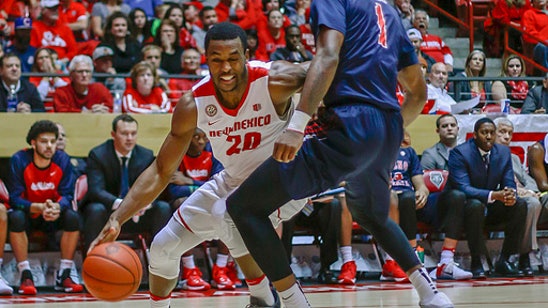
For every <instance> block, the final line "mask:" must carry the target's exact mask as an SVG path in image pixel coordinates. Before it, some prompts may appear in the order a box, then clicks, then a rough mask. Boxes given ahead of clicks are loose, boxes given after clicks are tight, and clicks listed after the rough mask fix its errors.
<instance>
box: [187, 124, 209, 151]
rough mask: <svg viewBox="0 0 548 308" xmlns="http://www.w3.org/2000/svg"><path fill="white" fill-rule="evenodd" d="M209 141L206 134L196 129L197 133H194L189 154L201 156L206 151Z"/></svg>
mask: <svg viewBox="0 0 548 308" xmlns="http://www.w3.org/2000/svg"><path fill="white" fill-rule="evenodd" d="M208 141H209V140H208V139H207V136H206V134H205V133H204V132H203V131H202V130H201V129H196V133H194V136H192V140H191V141H190V146H189V148H188V153H189V154H190V155H199V154H200V153H202V151H203V150H204V148H205V146H206V144H207V142H208Z"/></svg>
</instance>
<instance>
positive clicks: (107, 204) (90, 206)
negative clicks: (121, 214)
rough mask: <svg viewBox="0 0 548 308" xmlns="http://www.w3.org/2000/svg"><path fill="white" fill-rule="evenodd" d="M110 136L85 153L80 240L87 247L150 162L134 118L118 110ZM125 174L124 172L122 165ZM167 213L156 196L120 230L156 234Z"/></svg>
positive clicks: (147, 150) (151, 155) (168, 214)
mask: <svg viewBox="0 0 548 308" xmlns="http://www.w3.org/2000/svg"><path fill="white" fill-rule="evenodd" d="M110 134H111V136H112V139H110V140H107V141H105V142H104V143H102V144H100V145H98V146H96V147H95V148H93V149H92V150H91V151H90V152H89V155H88V165H87V174H88V184H89V185H88V187H89V188H88V193H87V195H86V199H87V203H86V204H85V205H84V207H83V211H84V214H83V215H84V220H85V221H84V240H85V243H86V250H87V247H89V245H90V244H91V242H92V241H93V240H94V239H95V237H96V236H97V235H98V234H99V232H100V231H101V229H102V227H103V226H104V225H105V223H106V222H107V219H108V217H109V216H110V213H111V212H112V211H114V210H115V209H117V208H118V207H119V206H120V203H121V202H122V199H123V198H124V196H125V195H126V193H127V191H128V189H129V187H131V185H132V184H133V182H134V181H135V180H136V179H137V177H138V176H139V175H140V174H141V173H142V172H143V171H144V170H145V169H146V168H147V167H148V166H149V165H150V164H151V163H152V161H153V160H154V155H153V153H152V151H151V150H149V149H147V148H144V147H142V146H139V145H137V121H136V120H135V119H134V118H133V117H132V116H130V115H128V114H121V115H119V116H117V117H116V118H114V120H113V121H112V132H111V133H110ZM122 162H123V163H125V170H127V173H126V174H127V177H126V176H124V173H125V172H124V166H123V165H122V164H123V163H122ZM170 217H171V209H170V207H169V204H168V203H167V202H165V201H160V200H156V201H154V202H152V203H151V204H149V205H148V207H147V208H145V210H144V211H142V212H139V214H138V215H136V216H134V217H133V219H131V220H130V222H128V223H127V224H125V225H124V227H123V229H122V230H123V232H130V233H132V232H149V233H150V234H152V235H154V234H156V233H157V232H158V231H159V230H160V229H161V228H162V227H163V226H164V225H165V224H166V223H167V221H168V220H169V218H170Z"/></svg>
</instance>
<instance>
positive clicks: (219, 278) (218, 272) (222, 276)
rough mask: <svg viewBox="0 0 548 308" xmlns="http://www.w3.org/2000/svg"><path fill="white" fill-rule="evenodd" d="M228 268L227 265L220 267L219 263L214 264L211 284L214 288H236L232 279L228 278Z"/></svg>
mask: <svg viewBox="0 0 548 308" xmlns="http://www.w3.org/2000/svg"><path fill="white" fill-rule="evenodd" d="M227 270H228V269H227V267H226V266H224V267H220V266H217V264H215V265H213V270H212V273H211V276H212V277H211V278H212V279H211V285H212V286H213V287H214V288H217V289H219V290H234V289H235V288H236V286H235V285H234V283H233V282H232V280H230V278H228V275H227Z"/></svg>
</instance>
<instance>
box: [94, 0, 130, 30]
mask: <svg viewBox="0 0 548 308" xmlns="http://www.w3.org/2000/svg"><path fill="white" fill-rule="evenodd" d="M122 2H123V1H122V0H101V1H97V2H95V3H94V4H93V8H92V10H91V22H90V29H91V32H92V37H94V38H96V39H102V38H103V37H104V35H105V32H104V31H103V29H104V28H105V25H106V23H107V19H108V17H109V16H110V15H112V14H113V13H114V12H122V13H123V14H124V15H126V16H127V15H128V14H129V13H130V11H131V7H130V6H129V5H128V4H126V3H122ZM126 2H127V1H126Z"/></svg>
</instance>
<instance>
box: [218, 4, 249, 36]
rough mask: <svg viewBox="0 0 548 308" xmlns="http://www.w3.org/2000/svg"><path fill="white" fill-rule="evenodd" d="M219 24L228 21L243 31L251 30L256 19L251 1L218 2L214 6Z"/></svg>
mask: <svg viewBox="0 0 548 308" xmlns="http://www.w3.org/2000/svg"><path fill="white" fill-rule="evenodd" d="M215 11H216V12H217V17H218V19H219V22H224V21H229V22H231V23H234V24H237V25H238V26H240V27H242V29H244V30H249V29H252V28H253V27H254V26H255V25H256V23H257V18H258V12H257V9H256V7H255V4H254V1H252V0H242V1H234V0H219V2H218V3H217V5H216V6H215Z"/></svg>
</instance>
